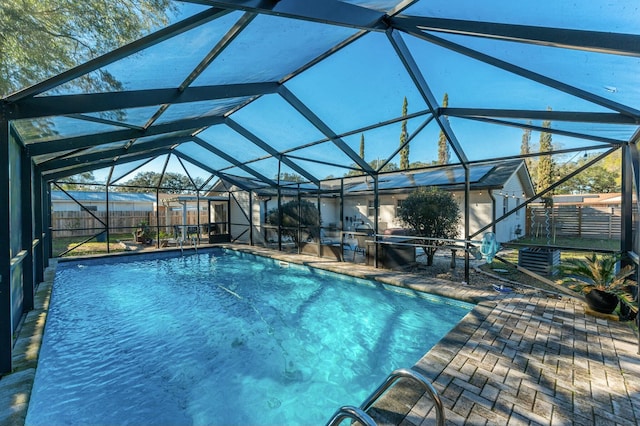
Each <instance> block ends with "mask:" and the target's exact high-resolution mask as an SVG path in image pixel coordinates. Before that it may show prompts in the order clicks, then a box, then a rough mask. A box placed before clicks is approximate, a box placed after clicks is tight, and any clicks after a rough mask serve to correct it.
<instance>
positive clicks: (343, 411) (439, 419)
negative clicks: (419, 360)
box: [327, 368, 445, 426]
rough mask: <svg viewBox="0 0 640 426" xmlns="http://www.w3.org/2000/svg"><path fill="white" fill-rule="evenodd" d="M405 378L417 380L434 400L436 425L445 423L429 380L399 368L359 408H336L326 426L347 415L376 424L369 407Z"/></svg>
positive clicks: (440, 401) (437, 397) (439, 404)
mask: <svg viewBox="0 0 640 426" xmlns="http://www.w3.org/2000/svg"><path fill="white" fill-rule="evenodd" d="M402 378H405V379H410V380H411V381H414V382H418V383H419V384H420V385H422V387H423V391H426V393H427V394H429V396H430V397H431V399H432V400H433V402H434V406H435V409H436V425H438V426H444V424H445V415H444V407H443V405H442V400H441V399H440V396H439V395H438V392H437V391H436V389H435V388H434V387H433V385H432V384H431V382H429V380H427V379H426V378H425V377H424V376H423V375H422V374H420V373H418V372H417V371H415V370H412V369H407V368H400V369H397V370H395V371H393V372H392V373H391V374H389V376H387V378H386V380H385V381H384V383H382V384H381V385H380V386H379V387H378V389H376V390H375V392H373V393H372V394H371V395H370V396H369V397H368V398H367V399H366V400H365V401H364V402H363V403H362V405H360V407H359V408H356V407H351V406H345V407H341V408H340V409H338V411H336V412H335V414H334V415H333V416H332V417H331V420H329V423H327V426H334V425H338V424H340V422H341V421H342V420H344V419H346V418H347V417H350V418H352V419H354V420H357V421H358V422H360V423H361V424H363V425H365V426H370V425H376V424H377V423H376V422H375V421H374V420H373V418H372V416H371V415H370V414H371V413H369V411H368V410H369V409H370V408H372V407H373V404H375V403H376V401H378V399H379V398H380V397H381V396H382V394H384V393H385V392H386V391H387V390H388V389H389V388H391V387H392V386H393V385H394V384H395V383H396V382H397V381H398V380H400V379H402Z"/></svg>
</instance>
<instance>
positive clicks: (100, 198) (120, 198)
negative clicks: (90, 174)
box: [51, 191, 156, 212]
mask: <svg viewBox="0 0 640 426" xmlns="http://www.w3.org/2000/svg"><path fill="white" fill-rule="evenodd" d="M74 200H75V201H74ZM106 201H107V194H106V193H105V192H104V191H66V192H65V191H51V210H52V211H53V212H68V211H81V210H83V209H82V207H81V206H80V204H82V205H83V206H84V207H85V208H86V209H87V210H90V211H106V209H107V206H106ZM155 206H156V196H155V194H146V193H126V192H109V210H111V211H143V212H150V211H155Z"/></svg>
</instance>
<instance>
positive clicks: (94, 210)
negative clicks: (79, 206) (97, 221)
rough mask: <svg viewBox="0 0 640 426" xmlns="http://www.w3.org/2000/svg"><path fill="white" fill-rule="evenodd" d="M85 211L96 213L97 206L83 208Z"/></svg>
mask: <svg viewBox="0 0 640 426" xmlns="http://www.w3.org/2000/svg"><path fill="white" fill-rule="evenodd" d="M84 208H85V209H87V210H88V211H90V212H97V211H98V206H84Z"/></svg>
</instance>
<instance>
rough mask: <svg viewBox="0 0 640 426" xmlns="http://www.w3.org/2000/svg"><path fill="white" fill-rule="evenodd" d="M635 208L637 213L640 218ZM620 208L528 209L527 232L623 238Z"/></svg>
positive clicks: (537, 234)
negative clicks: (621, 234)
mask: <svg viewBox="0 0 640 426" xmlns="http://www.w3.org/2000/svg"><path fill="white" fill-rule="evenodd" d="M636 210H637V209H636V208H635V206H634V211H633V214H634V215H636V213H637V212H636ZM621 226H622V211H621V208H620V207H600V206H559V207H553V208H552V209H549V211H548V212H545V209H544V208H543V207H529V208H528V209H527V232H528V234H529V235H531V236H534V237H535V236H537V237H544V236H546V235H547V231H548V232H549V235H551V236H554V235H555V236H556V237H575V238H597V239H603V238H604V239H620V232H621Z"/></svg>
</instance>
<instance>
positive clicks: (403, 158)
mask: <svg viewBox="0 0 640 426" xmlns="http://www.w3.org/2000/svg"><path fill="white" fill-rule="evenodd" d="M407 106H408V102H407V97H406V96H405V97H404V101H403V102H402V116H403V117H406V116H407ZM406 142H407V120H402V127H401V130H400V146H403V145H405V143H406ZM408 168H409V144H406V145H405V146H404V147H403V148H402V149H401V150H400V170H407V169H408Z"/></svg>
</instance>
